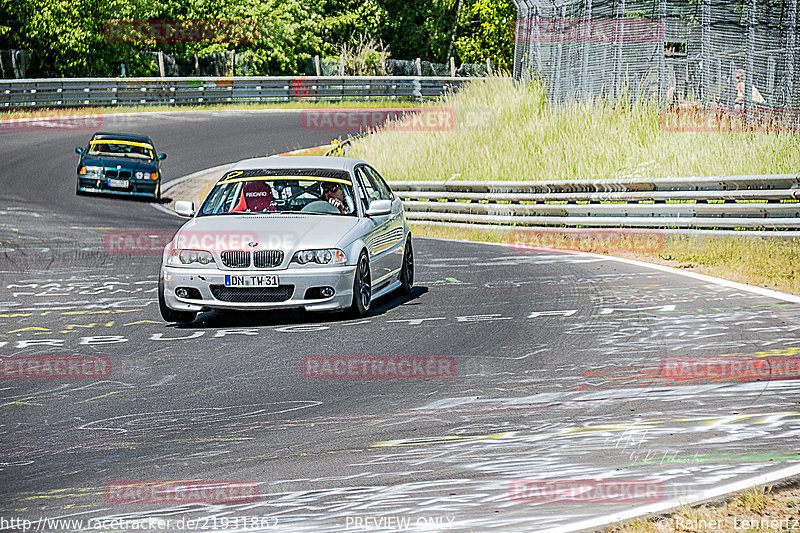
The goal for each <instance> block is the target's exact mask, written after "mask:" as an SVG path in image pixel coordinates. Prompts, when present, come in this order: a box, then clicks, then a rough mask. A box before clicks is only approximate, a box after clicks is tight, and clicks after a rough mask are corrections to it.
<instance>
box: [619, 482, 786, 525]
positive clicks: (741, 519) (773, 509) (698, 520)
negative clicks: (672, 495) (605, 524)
mask: <svg viewBox="0 0 800 533" xmlns="http://www.w3.org/2000/svg"><path fill="white" fill-rule="evenodd" d="M799 529H800V488H798V486H797V483H794V484H792V485H787V486H784V487H783V488H779V489H778V490H776V491H774V492H773V487H753V488H750V489H747V490H745V491H742V492H739V493H736V494H734V495H732V496H729V497H728V498H726V500H725V501H724V502H721V503H717V504H704V505H700V506H695V507H690V506H683V507H681V508H680V509H678V510H677V511H675V512H673V513H670V514H667V515H661V516H655V517H647V518H637V519H635V520H631V521H628V522H625V523H622V524H618V525H614V526H611V527H609V528H607V529H606V531H607V532H609V533H666V532H668V531H686V532H712V531H713V532H719V533H733V532H736V533H742V532H745V533H747V532H763V531H797V530H799Z"/></svg>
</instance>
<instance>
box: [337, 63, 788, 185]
mask: <svg viewBox="0 0 800 533" xmlns="http://www.w3.org/2000/svg"><path fill="white" fill-rule="evenodd" d="M437 105H438V106H439V107H440V108H442V112H443V113H445V114H449V115H450V116H452V117H454V119H455V120H453V121H450V122H446V123H445V125H444V126H442V127H440V128H438V131H432V130H431V129H430V128H428V129H427V130H425V128H420V127H416V128H415V127H414V124H413V123H410V122H409V123H407V124H406V127H402V126H401V127H395V128H390V129H387V130H382V131H378V132H377V133H376V134H374V135H370V136H369V137H366V138H364V139H363V140H361V141H359V142H358V143H357V144H356V145H355V146H354V151H353V154H354V155H355V156H356V157H360V158H362V159H365V160H367V161H369V162H370V163H372V164H374V165H375V166H376V168H377V169H378V170H380V172H381V173H383V174H384V176H385V177H387V178H388V179H390V180H412V179H413V180H444V179H448V178H451V177H452V176H454V175H456V176H457V177H456V179H463V180H481V181H482V180H542V179H548V180H551V179H569V180H572V179H623V178H634V179H635V178H644V177H659V176H660V177H667V176H711V175H732V174H773V173H784V172H796V171H797V169H798V168H800V149H798V148H800V136H798V134H797V133H793V132H763V131H761V132H759V131H752V132H730V131H729V132H684V131H667V129H666V128H662V125H661V120H660V119H661V110H660V109H659V107H658V105H657V104H656V103H655V102H652V101H646V100H640V101H639V103H636V104H629V103H627V100H626V99H624V98H623V100H622V103H620V104H614V103H612V102H608V101H605V100H596V101H594V102H591V103H589V104H579V103H575V104H569V105H563V106H557V107H555V106H550V105H549V104H548V103H547V94H546V92H545V91H544V90H543V89H542V87H541V86H539V85H538V84H535V83H531V84H528V85H522V84H517V83H515V82H514V81H512V80H510V79H505V78H490V79H489V80H488V81H476V82H472V83H470V84H469V85H467V86H465V87H463V88H461V89H460V90H459V91H458V92H457V93H455V94H451V95H448V96H447V97H446V98H445V99H444V101H442V102H441V103H440V104H437ZM434 129H436V128H434Z"/></svg>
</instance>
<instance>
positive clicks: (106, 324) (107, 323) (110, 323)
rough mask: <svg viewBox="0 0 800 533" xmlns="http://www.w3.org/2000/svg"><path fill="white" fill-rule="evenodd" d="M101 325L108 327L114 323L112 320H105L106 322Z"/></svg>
mask: <svg viewBox="0 0 800 533" xmlns="http://www.w3.org/2000/svg"><path fill="white" fill-rule="evenodd" d="M103 325H104V326H105V327H107V328H110V327H111V326H113V325H114V321H113V320H112V321H111V322H106V323H105V324H103Z"/></svg>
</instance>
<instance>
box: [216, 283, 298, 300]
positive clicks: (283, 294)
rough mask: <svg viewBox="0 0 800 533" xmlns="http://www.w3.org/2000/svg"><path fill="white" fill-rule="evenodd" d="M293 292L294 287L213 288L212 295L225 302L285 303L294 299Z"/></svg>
mask: <svg viewBox="0 0 800 533" xmlns="http://www.w3.org/2000/svg"><path fill="white" fill-rule="evenodd" d="M293 292H294V285H281V286H279V287H226V286H224V285H212V286H211V294H213V295H214V298H216V299H217V300H221V301H223V302H285V301H286V300H288V299H289V298H291V297H292V293H293Z"/></svg>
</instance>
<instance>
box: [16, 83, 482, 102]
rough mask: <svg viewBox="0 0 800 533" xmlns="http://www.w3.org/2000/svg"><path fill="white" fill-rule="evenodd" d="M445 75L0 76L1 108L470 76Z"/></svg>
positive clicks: (345, 88) (358, 91) (204, 97)
mask: <svg viewBox="0 0 800 533" xmlns="http://www.w3.org/2000/svg"><path fill="white" fill-rule="evenodd" d="M475 79H479V78H446V77H400V76H384V77H362V76H347V77H341V76H320V77H305V76H302V77H289V76H281V77H254V76H236V77H227V78H206V77H204V78H67V79H65V78H56V79H25V80H0V107H6V108H9V107H87V106H126V105H187V104H195V105H197V104H226V103H259V102H264V103H266V102H290V101H303V100H307V101H346V100H371V99H386V100H412V101H421V100H424V99H428V98H438V97H440V96H442V95H443V94H445V93H446V92H448V91H452V90H455V89H457V88H458V87H460V86H461V85H463V84H465V83H468V82H469V81H471V80H475Z"/></svg>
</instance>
